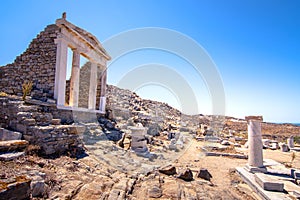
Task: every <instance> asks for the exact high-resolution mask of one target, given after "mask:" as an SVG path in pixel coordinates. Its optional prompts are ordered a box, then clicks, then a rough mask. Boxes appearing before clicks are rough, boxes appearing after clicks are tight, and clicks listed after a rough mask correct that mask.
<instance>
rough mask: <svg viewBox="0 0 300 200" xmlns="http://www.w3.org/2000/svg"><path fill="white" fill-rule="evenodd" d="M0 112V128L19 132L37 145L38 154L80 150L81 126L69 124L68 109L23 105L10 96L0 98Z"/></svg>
mask: <svg viewBox="0 0 300 200" xmlns="http://www.w3.org/2000/svg"><path fill="white" fill-rule="evenodd" d="M0 110H1V112H0V127H2V128H5V129H8V130H13V131H17V132H20V133H21V134H22V138H23V139H25V140H27V141H29V143H30V144H33V145H38V146H39V147H40V148H41V153H42V154H45V155H51V154H56V155H59V154H62V153H65V152H69V151H82V150H83V144H82V140H81V138H82V133H83V132H84V130H85V127H83V126H78V125H73V124H71V123H73V122H74V121H73V114H72V111H70V110H69V111H68V110H58V109H57V108H56V105H55V104H44V105H43V104H42V105H38V104H24V102H23V101H21V100H20V98H13V97H0ZM58 117H61V118H58ZM62 121H63V124H62Z"/></svg>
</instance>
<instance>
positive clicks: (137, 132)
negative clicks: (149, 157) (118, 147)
mask: <svg viewBox="0 0 300 200" xmlns="http://www.w3.org/2000/svg"><path fill="white" fill-rule="evenodd" d="M129 129H130V130H131V150H133V151H134V152H135V153H136V154H140V155H141V154H147V153H148V148H147V141H146V137H145V135H146V133H147V128H144V127H129Z"/></svg>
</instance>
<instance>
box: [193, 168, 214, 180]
mask: <svg viewBox="0 0 300 200" xmlns="http://www.w3.org/2000/svg"><path fill="white" fill-rule="evenodd" d="M197 177H198V178H202V179H205V180H207V181H210V179H211V178H212V175H211V174H210V173H209V171H208V170H207V169H204V168H202V169H200V170H199V172H198V174H197Z"/></svg>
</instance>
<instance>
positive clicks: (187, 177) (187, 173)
mask: <svg viewBox="0 0 300 200" xmlns="http://www.w3.org/2000/svg"><path fill="white" fill-rule="evenodd" d="M178 178H180V179H182V180H184V181H192V180H193V172H192V171H191V170H190V169H189V168H186V169H185V170H184V171H183V172H182V173H180V174H179V175H178Z"/></svg>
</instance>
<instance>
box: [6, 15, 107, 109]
mask: <svg viewBox="0 0 300 200" xmlns="http://www.w3.org/2000/svg"><path fill="white" fill-rule="evenodd" d="M65 16H66V15H63V17H62V18H60V19H57V20H56V23H55V24H52V25H49V26H47V27H46V28H45V30H44V31H42V32H41V33H40V34H39V35H38V36H37V37H36V38H35V39H33V41H32V42H31V43H30V45H29V47H28V48H27V50H26V51H25V52H24V53H23V54H21V55H20V56H18V57H17V58H16V59H15V61H14V63H12V64H8V65H6V66H3V67H0V89H1V91H2V92H5V93H7V94H12V95H19V96H21V95H22V93H23V92H22V84H24V83H26V82H29V81H31V82H32V83H33V88H32V91H31V93H30V96H31V97H32V98H34V99H38V100H42V101H45V102H47V101H48V102H51V100H52V99H54V100H56V104H57V106H58V107H59V108H60V109H71V110H90V111H95V112H99V113H104V112H105V104H106V97H105V92H106V88H105V87H106V62H107V61H108V60H110V56H109V55H108V54H107V52H106V51H105V49H104V48H103V47H102V45H101V43H100V42H99V41H98V40H97V38H96V37H95V36H93V35H92V34H91V33H89V32H87V31H85V30H83V29H81V28H79V27H77V26H75V25H74V24H72V23H70V22H68V21H67V20H66V17H65ZM68 54H69V55H68ZM70 54H71V55H70ZM68 57H72V60H68ZM70 61H71V65H70V66H72V67H71V70H70V72H68V70H67V66H68V62H70ZM83 61H85V62H84V63H83V64H82V66H81V63H82V62H83ZM67 73H69V74H67ZM67 76H70V79H69V80H67Z"/></svg>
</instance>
